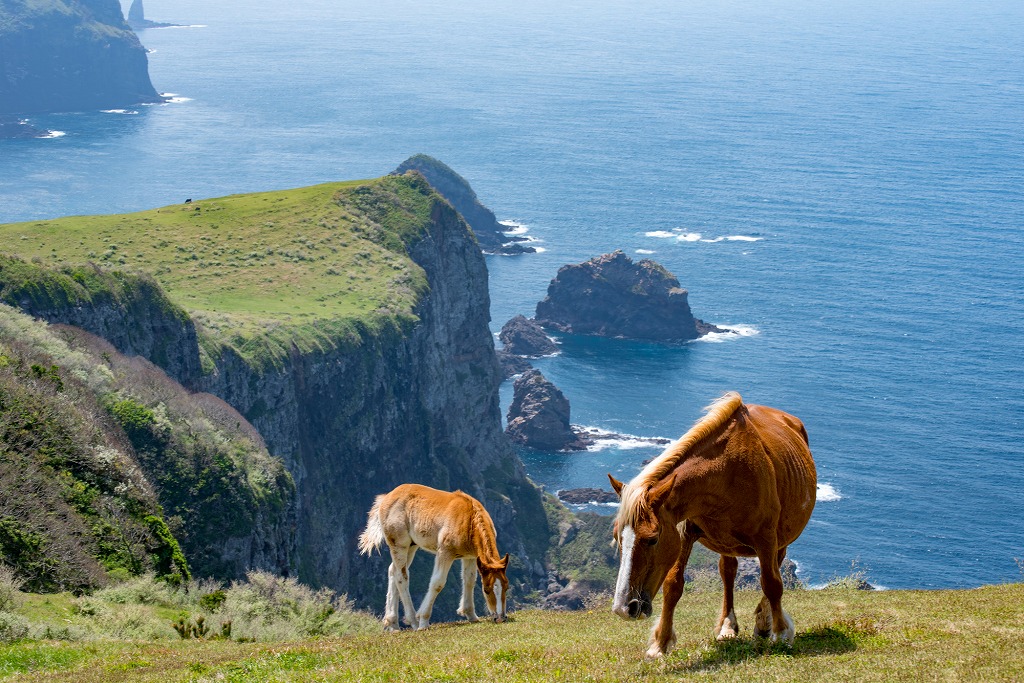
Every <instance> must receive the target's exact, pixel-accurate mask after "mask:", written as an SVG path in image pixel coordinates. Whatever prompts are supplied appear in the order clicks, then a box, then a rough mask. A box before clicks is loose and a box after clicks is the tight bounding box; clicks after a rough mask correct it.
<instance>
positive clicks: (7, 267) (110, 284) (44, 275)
mask: <svg viewBox="0 0 1024 683" xmlns="http://www.w3.org/2000/svg"><path fill="white" fill-rule="evenodd" d="M0 301H3V302H5V303H7V304H9V305H11V306H15V307H18V308H20V309H21V310H23V311H25V312H26V313H29V314H31V315H33V316H35V317H37V318H42V319H43V320H46V321H47V322H51V323H64V324H67V325H74V326H75V327H80V328H82V329H83V330H87V331H88V332H91V333H93V334H95V335H97V336H99V337H102V338H103V339H106V340H107V341H108V342H110V343H111V344H113V345H114V347H115V348H116V349H117V350H118V351H120V352H121V353H123V354H125V355H129V356H142V357H143V358H146V359H148V360H149V361H150V362H152V363H154V364H155V365H158V366H159V367H160V368H161V369H163V370H164V372H166V373H167V374H168V375H169V376H170V377H172V378H173V379H175V380H177V381H178V382H180V383H181V384H183V385H185V386H192V385H193V384H194V383H195V382H196V380H197V379H198V378H199V375H200V374H201V372H202V369H201V367H200V361H199V342H198V339H197V336H196V328H195V325H194V324H193V323H192V320H191V319H190V318H189V316H188V314H187V313H186V312H185V311H183V310H182V309H181V308H179V307H178V306H175V305H174V304H173V303H171V302H170V301H169V300H168V299H167V297H166V296H165V295H164V293H163V290H162V289H160V286H159V285H158V284H157V283H156V282H155V281H153V279H152V278H149V277H146V276H141V275H128V274H125V273H120V272H105V271H101V270H100V269H98V268H95V267H90V266H85V267H81V268H70V269H66V270H65V271H62V272H55V271H49V270H46V269H43V268H40V267H37V266H36V265H34V264H31V263H27V262H25V261H21V260H19V259H16V258H12V257H0Z"/></svg>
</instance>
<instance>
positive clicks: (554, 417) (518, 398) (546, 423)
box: [505, 369, 587, 451]
mask: <svg viewBox="0 0 1024 683" xmlns="http://www.w3.org/2000/svg"><path fill="white" fill-rule="evenodd" d="M512 391H513V397H512V405H510V406H509V408H508V428H507V429H506V430H505V434H507V435H508V437H509V439H511V440H512V441H513V442H514V443H518V444H522V445H524V446H529V447H530V448H537V449H539V450H544V451H565V450H570V451H579V450H584V449H585V448H586V447H587V443H586V442H585V441H584V440H582V439H580V437H579V436H578V435H577V434H576V433H575V432H574V431H573V429H572V425H571V424H570V423H569V399H567V398H566V397H565V396H564V395H563V394H562V392H561V391H559V389H558V387H556V386H555V385H554V384H552V383H551V382H550V381H549V380H548V379H547V378H546V377H544V375H543V374H541V372H540V370H536V369H534V370H530V371H529V372H526V373H524V374H523V375H522V376H521V377H519V379H517V380H516V381H515V383H514V384H513V385H512Z"/></svg>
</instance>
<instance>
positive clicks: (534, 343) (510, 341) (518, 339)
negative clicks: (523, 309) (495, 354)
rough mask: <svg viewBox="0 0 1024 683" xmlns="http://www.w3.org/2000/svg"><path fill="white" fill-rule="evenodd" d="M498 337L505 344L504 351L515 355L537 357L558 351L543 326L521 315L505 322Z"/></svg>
mask: <svg viewBox="0 0 1024 683" xmlns="http://www.w3.org/2000/svg"><path fill="white" fill-rule="evenodd" d="M498 339H500V340H501V342H502V343H503V344H504V345H505V348H504V350H505V351H506V352H508V353H514V354H515V355H517V356H527V357H531V358H539V357H540V356H550V355H552V354H555V353H558V346H556V345H555V342H553V341H551V338H550V337H548V335H547V333H546V332H544V328H543V327H541V326H540V325H538V324H537V323H535V322H534V321H532V320H530V319H529V318H527V317H525V316H522V315H517V316H516V317H514V318H512V319H511V320H509V321H508V322H507V323H505V326H504V327H502V328H501V332H500V333H499V334H498Z"/></svg>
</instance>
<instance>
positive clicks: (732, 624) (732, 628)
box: [715, 610, 740, 640]
mask: <svg viewBox="0 0 1024 683" xmlns="http://www.w3.org/2000/svg"><path fill="white" fill-rule="evenodd" d="M739 633H740V628H739V623H738V622H737V621H736V611H735V610H732V611H730V612H729V615H728V616H727V617H726V618H725V621H723V622H722V628H721V629H720V630H719V631H718V633H716V634H715V639H716V640H729V639H730V638H735V637H736V636H738V635H739Z"/></svg>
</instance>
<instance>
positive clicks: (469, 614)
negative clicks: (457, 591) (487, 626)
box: [455, 609, 480, 624]
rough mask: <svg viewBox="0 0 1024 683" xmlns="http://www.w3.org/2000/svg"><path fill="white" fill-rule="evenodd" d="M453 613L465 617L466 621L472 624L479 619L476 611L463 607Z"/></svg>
mask: <svg viewBox="0 0 1024 683" xmlns="http://www.w3.org/2000/svg"><path fill="white" fill-rule="evenodd" d="M455 613H456V614H458V615H459V616H460V617H466V621H468V622H470V623H472V624H475V623H477V622H478V621H480V617H478V616H477V615H476V612H470V611H469V610H465V609H458V610H455Z"/></svg>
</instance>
